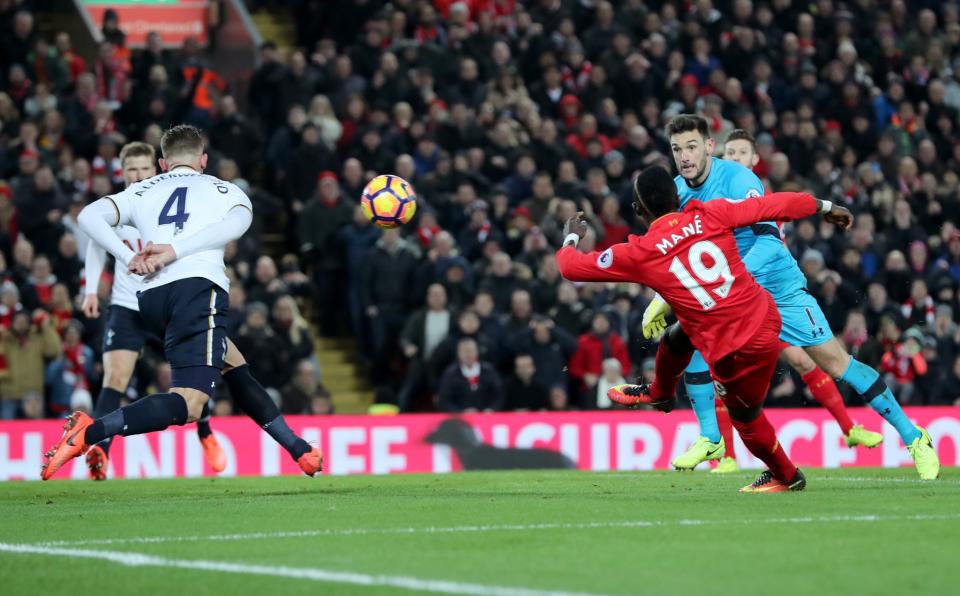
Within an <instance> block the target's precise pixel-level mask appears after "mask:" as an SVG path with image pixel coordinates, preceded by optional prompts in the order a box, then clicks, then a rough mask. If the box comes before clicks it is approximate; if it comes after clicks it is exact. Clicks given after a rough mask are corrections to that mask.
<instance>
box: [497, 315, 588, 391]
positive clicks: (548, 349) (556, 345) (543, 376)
mask: <svg viewBox="0 0 960 596" xmlns="http://www.w3.org/2000/svg"><path fill="white" fill-rule="evenodd" d="M507 346H508V349H509V350H510V352H512V353H513V354H514V355H515V354H530V355H532V356H533V361H534V367H535V369H536V372H535V373H534V377H535V379H536V381H537V382H538V383H539V384H541V385H543V386H544V387H548V388H550V390H551V391H552V390H553V389H554V388H555V387H563V388H564V391H566V386H567V362H568V361H569V360H570V358H571V356H573V354H574V353H575V352H576V350H577V340H576V338H575V337H573V336H571V335H570V334H568V333H567V332H566V331H564V330H563V329H561V328H559V327H557V326H556V325H555V324H554V322H553V321H552V320H550V319H548V318H546V317H543V316H540V315H534V317H533V318H532V320H531V321H530V325H529V328H527V329H524V330H522V331H519V332H517V333H515V334H513V335H512V336H510V337H508V338H507Z"/></svg>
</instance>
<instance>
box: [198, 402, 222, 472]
mask: <svg viewBox="0 0 960 596" xmlns="http://www.w3.org/2000/svg"><path fill="white" fill-rule="evenodd" d="M212 411H213V398H209V399H208V400H207V403H206V404H204V406H203V410H202V411H201V412H200V418H198V419H197V439H199V440H200V445H201V446H202V447H203V458H204V459H205V460H207V463H208V464H209V465H210V469H212V470H213V471H214V472H216V473H217V474H219V473H220V472H222V471H224V470H225V469H226V468H227V454H226V453H224V452H223V447H221V446H220V443H219V442H218V441H217V437H216V435H214V434H213V429H212V428H211V427H210V413H211V412H212Z"/></svg>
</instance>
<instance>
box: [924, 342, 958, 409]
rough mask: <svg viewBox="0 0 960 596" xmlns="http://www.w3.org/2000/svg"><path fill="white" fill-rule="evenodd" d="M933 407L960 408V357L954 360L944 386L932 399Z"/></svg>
mask: <svg viewBox="0 0 960 596" xmlns="http://www.w3.org/2000/svg"><path fill="white" fill-rule="evenodd" d="M930 403H931V404H932V405H944V406H950V405H952V406H958V407H960V355H958V356H957V357H956V358H954V360H953V363H952V365H951V368H950V370H949V372H947V374H946V375H945V378H944V382H943V384H942V385H941V386H940V387H939V388H938V391H937V393H936V394H935V395H934V396H933V397H932V399H931V401H930Z"/></svg>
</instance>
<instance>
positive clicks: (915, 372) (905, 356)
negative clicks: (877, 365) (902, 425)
mask: <svg viewBox="0 0 960 596" xmlns="http://www.w3.org/2000/svg"><path fill="white" fill-rule="evenodd" d="M922 342H923V335H922V334H921V333H920V332H919V331H917V330H916V329H908V330H907V332H906V333H905V334H904V337H903V341H901V342H898V343H896V344H895V345H893V347H892V348H890V349H889V350H887V351H886V352H885V353H884V354H883V359H882V360H881V369H882V370H883V373H884V380H885V381H886V382H887V386H889V387H890V389H891V390H893V393H894V395H896V397H897V401H899V402H900V403H904V404H909V403H911V402H912V401H913V400H914V391H915V388H916V385H915V383H916V380H917V377H921V376H923V375H925V374H927V368H928V367H927V361H926V359H925V358H924V357H923V353H922V351H923V343H922Z"/></svg>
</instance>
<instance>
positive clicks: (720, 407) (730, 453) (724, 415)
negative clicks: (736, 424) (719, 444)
mask: <svg viewBox="0 0 960 596" xmlns="http://www.w3.org/2000/svg"><path fill="white" fill-rule="evenodd" d="M714 409H715V411H716V413H717V426H719V427H720V436H721V437H723V443H724V445H726V447H727V454H726V455H724V457H732V458H734V459H736V457H737V453H736V451H734V447H733V423H732V422H731V421H730V412H728V411H727V406H726V404H724V403H723V400H722V399H716V400H714Z"/></svg>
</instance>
